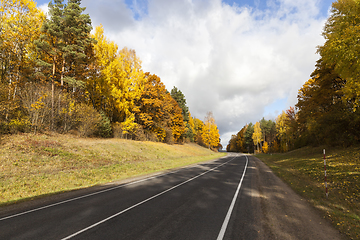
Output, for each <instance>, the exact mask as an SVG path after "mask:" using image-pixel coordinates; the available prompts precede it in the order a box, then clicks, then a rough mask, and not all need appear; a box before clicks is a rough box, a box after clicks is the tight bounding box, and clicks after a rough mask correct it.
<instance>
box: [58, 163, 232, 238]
mask: <svg viewBox="0 0 360 240" xmlns="http://www.w3.org/2000/svg"><path fill="white" fill-rule="evenodd" d="M234 159H235V157H234V158H232V159H231V160H229V161H227V162H225V163H223V164H221V165H219V166H217V167H214V168H212V169H210V170H208V171H206V172H203V173H201V174H199V175H197V176H195V177H193V178H190V179H188V180H186V181H184V182H182V183H180V184H178V185H176V186H174V187H171V188H169V189H167V190H165V191H162V192H161V193H158V194H156V195H154V196H152V197H150V198H148V199H145V200H144V201H141V202H139V203H137V204H135V205H133V206H131V207H128V208H126V209H125V210H122V211H121V212H118V213H116V214H114V215H112V216H110V217H108V218H105V219H104V220H101V221H99V222H97V223H95V224H93V225H91V226H89V227H87V228H84V229H82V230H80V231H78V232H76V233H74V234H72V235H70V236H68V237H65V238H63V239H61V240H67V239H70V238H72V237H75V236H77V235H79V234H81V233H83V232H85V231H87V230H89V229H91V228H94V227H96V226H98V225H100V224H102V223H104V222H106V221H108V220H110V219H112V218H115V217H117V216H119V215H121V214H123V213H125V212H127V211H129V210H131V209H133V208H135V207H137V206H139V205H141V204H144V203H146V202H148V201H150V200H152V199H154V198H156V197H158V196H161V195H163V194H165V193H167V192H170V191H171V190H174V189H175V188H177V187H180V186H181V185H184V184H186V183H188V182H191V181H193V180H194V179H196V178H199V177H201V176H203V175H205V174H207V173H209V172H211V171H214V170H215V169H217V168H219V167H221V166H223V165H225V164H227V163H229V162H231V161H233V160H234Z"/></svg>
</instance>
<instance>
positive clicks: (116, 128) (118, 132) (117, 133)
mask: <svg viewBox="0 0 360 240" xmlns="http://www.w3.org/2000/svg"><path fill="white" fill-rule="evenodd" d="M112 129H113V134H114V138H122V136H123V129H122V127H121V124H120V123H118V122H116V123H114V124H113V125H112Z"/></svg>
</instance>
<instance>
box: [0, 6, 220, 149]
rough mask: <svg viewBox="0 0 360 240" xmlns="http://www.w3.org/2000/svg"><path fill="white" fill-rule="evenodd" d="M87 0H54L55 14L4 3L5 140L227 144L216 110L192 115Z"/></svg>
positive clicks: (1, 95)
mask: <svg viewBox="0 0 360 240" xmlns="http://www.w3.org/2000/svg"><path fill="white" fill-rule="evenodd" d="M80 4H81V1H80V0H68V1H67V3H66V4H64V3H63V1H62V0H54V1H51V2H50V3H49V13H48V16H45V14H44V13H43V12H42V11H41V10H40V9H39V8H38V7H37V6H36V3H35V2H33V1H32V0H2V1H1V6H0V18H1V20H0V30H1V31H0V137H1V135H4V134H17V133H23V132H33V133H44V132H57V133H74V134H78V135H80V136H83V137H102V138H109V137H116V138H125V139H132V140H139V141H158V142H165V143H169V144H173V143H183V142H195V143H197V144H199V145H202V146H204V147H208V148H212V149H218V148H219V147H220V140H219V137H220V136H219V130H218V128H217V125H216V123H215V119H214V116H213V114H212V113H211V112H208V114H207V115H206V117H205V119H204V121H202V120H200V119H198V118H196V117H192V116H191V113H190V111H189V109H188V107H187V105H186V98H185V95H184V94H183V93H182V92H181V90H179V89H178V88H177V87H173V89H172V90H171V91H170V92H169V91H168V90H167V89H166V87H165V85H164V84H163V83H162V81H161V79H160V77H159V76H157V75H155V74H151V73H149V72H145V71H144V70H143V69H142V67H141V60H140V59H139V57H138V56H137V55H136V52H135V50H133V49H128V48H127V47H123V48H119V46H118V45H117V44H115V43H114V42H113V41H111V40H109V39H108V38H107V37H106V36H105V35H104V28H103V26H101V25H100V26H97V27H95V29H94V30H93V27H92V25H91V18H90V16H89V15H88V14H84V11H85V8H83V7H81V6H80Z"/></svg>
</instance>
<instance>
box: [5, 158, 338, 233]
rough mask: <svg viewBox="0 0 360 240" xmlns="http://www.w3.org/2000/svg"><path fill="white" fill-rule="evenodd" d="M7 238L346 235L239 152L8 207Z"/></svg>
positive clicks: (258, 163) (264, 167) (253, 160)
mask: <svg viewBox="0 0 360 240" xmlns="http://www.w3.org/2000/svg"><path fill="white" fill-rule="evenodd" d="M20 209H21V210H20ZM0 239H126V240H131V239H154V240H155V239H156V240H161V239H171V240H174V239H189V240H195V239H205V240H208V239H218V240H220V239H343V237H342V236H341V235H340V234H339V233H338V232H337V231H336V230H334V229H333V228H332V227H331V226H330V224H329V223H328V222H327V221H325V220H324V219H322V218H321V217H320V216H319V214H318V212H317V211H316V210H314V209H313V208H312V207H310V206H309V205H308V204H307V202H306V201H304V200H302V199H301V198H300V197H299V196H298V195H296V194H295V193H294V192H293V191H292V190H291V189H290V188H289V187H288V186H287V185H285V184H284V183H282V182H281V181H280V180H279V179H278V178H277V177H276V176H275V175H274V174H273V173H272V172H271V171H270V170H269V168H268V167H266V166H265V165H264V164H263V163H262V162H261V161H260V160H258V159H257V158H255V157H252V156H246V155H241V154H231V155H228V156H227V157H224V158H221V159H217V160H215V161H211V162H207V163H203V164H199V165H194V166H191V167H187V168H182V169H179V170H176V171H173V172H167V173H162V174H159V175H155V176H152V177H149V178H144V179H141V180H137V181H133V182H129V183H126V184H117V185H116V184H114V185H108V186H107V187H104V188H102V189H100V190H99V189H97V190H95V191H93V190H91V191H90V190H89V191H87V192H86V193H84V191H77V192H74V193H72V194H71V196H66V197H61V196H60V197H58V198H56V199H53V198H51V199H50V200H47V201H44V200H42V201H38V202H36V201H35V203H31V204H28V205H26V206H25V207H19V208H17V207H16V206H15V207H14V206H12V207H11V209H10V210H9V209H7V208H2V209H0Z"/></svg>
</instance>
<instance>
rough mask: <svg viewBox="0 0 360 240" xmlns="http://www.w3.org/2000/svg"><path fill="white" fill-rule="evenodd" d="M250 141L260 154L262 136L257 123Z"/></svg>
mask: <svg viewBox="0 0 360 240" xmlns="http://www.w3.org/2000/svg"><path fill="white" fill-rule="evenodd" d="M252 139H253V142H254V145H256V146H257V151H258V152H261V148H260V145H261V142H262V141H263V135H262V130H261V127H260V123H259V122H257V123H255V126H254V133H253V135H252Z"/></svg>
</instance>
